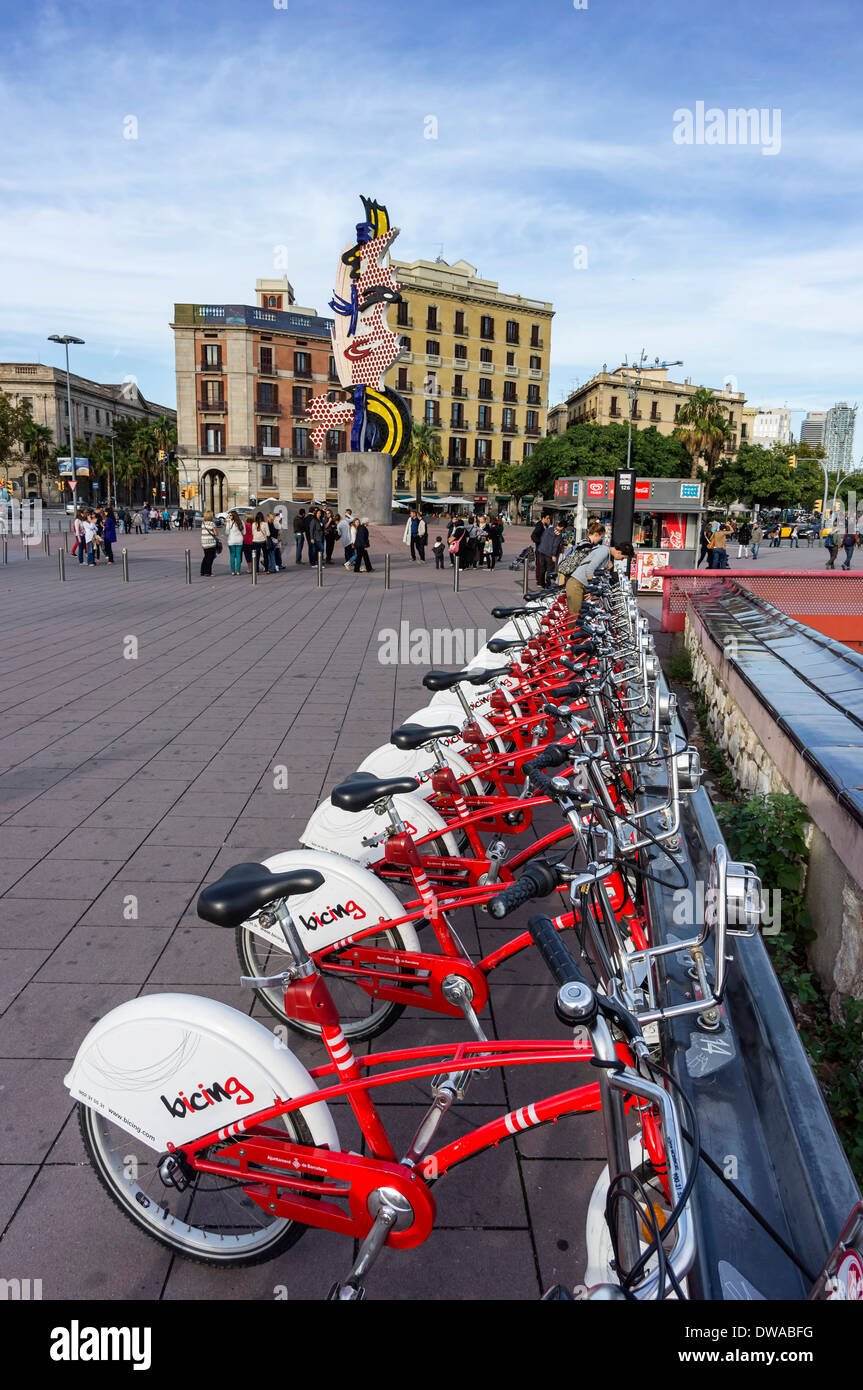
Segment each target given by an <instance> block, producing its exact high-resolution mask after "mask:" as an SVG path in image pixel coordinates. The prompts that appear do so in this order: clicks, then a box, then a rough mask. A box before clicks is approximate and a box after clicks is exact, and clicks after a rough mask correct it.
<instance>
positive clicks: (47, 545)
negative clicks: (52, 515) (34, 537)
mask: <svg viewBox="0 0 863 1390" xmlns="http://www.w3.org/2000/svg"><path fill="white" fill-rule="evenodd" d="M42 545H43V547H44V550H45V554H46V555H50V554H51V533H50V532H49V531H43V532H42Z"/></svg>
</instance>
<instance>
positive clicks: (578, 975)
mask: <svg viewBox="0 0 863 1390" xmlns="http://www.w3.org/2000/svg"><path fill="white" fill-rule="evenodd" d="M527 929H528V931H529V932H530V934H531V936H532V937H533V940H534V944H535V945H536V948H537V950H538V951H539V954H540V955H541V956H542V958H543V960H544V961H545V963H546V965H547V966H548V968H549V971H550V972H551V974H552V975H553V976H554V978H555V980H556V981H557V983H558V984H559V985H588V988H592V986H591V985H590V984H589V982H588V981H587V980H586V979H585V977H584V975H583V974H582V971H581V967H580V966H579V965H577V964H576V962H575V961H574V960H573V958H572V956H571V955H570V952H569V950H568V948H567V947H566V946H565V945H564V943H563V941H562V940H561V936H560V932H557V931H555V929H554V926H553V925H552V923H551V921H550V920H549V918H548V917H541V916H536V917H531V919H530V921H529V922H528V924H527Z"/></svg>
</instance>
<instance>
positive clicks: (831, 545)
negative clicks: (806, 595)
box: [824, 527, 839, 570]
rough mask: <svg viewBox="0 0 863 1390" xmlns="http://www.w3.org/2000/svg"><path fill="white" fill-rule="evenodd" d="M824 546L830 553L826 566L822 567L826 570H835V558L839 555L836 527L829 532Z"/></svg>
mask: <svg viewBox="0 0 863 1390" xmlns="http://www.w3.org/2000/svg"><path fill="white" fill-rule="evenodd" d="M824 544H825V545H826V547H827V549H828V550H829V552H830V559H829V560H828V561H827V564H826V565H825V566H824V568H825V569H826V570H832V569H835V568H836V557H837V555H838V554H839V529H838V527H837V528H836V529H835V530H834V531H831V532H830V535H829V536H828V537H827V539H826V540H825V542H824Z"/></svg>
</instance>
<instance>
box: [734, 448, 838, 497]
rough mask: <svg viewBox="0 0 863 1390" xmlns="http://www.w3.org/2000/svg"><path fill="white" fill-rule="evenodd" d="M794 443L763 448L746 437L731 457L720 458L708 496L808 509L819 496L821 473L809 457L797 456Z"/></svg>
mask: <svg viewBox="0 0 863 1390" xmlns="http://www.w3.org/2000/svg"><path fill="white" fill-rule="evenodd" d="M794 456H795V446H794V445H788V444H784V445H783V444H776V445H774V447H773V448H772V449H765V448H763V447H762V445H760V444H750V443H749V442H748V440H744V442H743V443H742V444H741V445H740V448H739V449H738V450H737V454H736V456H735V457H734V458H731V459H723V460H722V462H721V463H720V464H719V465H718V466H717V468H716V469H715V470H714V473H713V476H712V478H711V480H710V496H711V498H713V499H714V500H715V501H717V502H724V503H725V504H726V505H730V504H731V503H732V502H738V501H739V502H744V503H747V504H748V505H750V506H751V505H752V504H753V503H755V502H758V503H760V504H761V506H764V507H783V508H784V507H807V508H811V507H812V504H813V502H814V501H815V498H816V497H820V496H821V486H822V478H823V474H822V473H821V469H820V468H818V467H817V465H815V464H814V463H813V462H812V460H810V459H807V458H800V457H799V455H798V456H797V466H796V468H792V466H791V460H792V458H794Z"/></svg>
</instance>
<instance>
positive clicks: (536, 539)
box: [530, 512, 551, 588]
mask: <svg viewBox="0 0 863 1390" xmlns="http://www.w3.org/2000/svg"><path fill="white" fill-rule="evenodd" d="M550 525H551V512H545V513H544V515H543V516H542V517H540V519H539V521H538V522H537V523H536V525H535V526H534V528H533V530H532V531H531V533H530V543H531V545H532V546H533V548H534V550H535V551H536V582H537V584H539V586H540V588H542V583H541V581H540V568H541V566H540V559H539V545H540V541H541V540H542V538H543V536H544V535H545V532H546V531H547V530H548V528H549V526H550Z"/></svg>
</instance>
